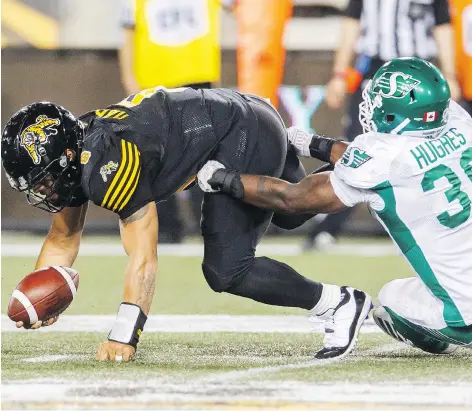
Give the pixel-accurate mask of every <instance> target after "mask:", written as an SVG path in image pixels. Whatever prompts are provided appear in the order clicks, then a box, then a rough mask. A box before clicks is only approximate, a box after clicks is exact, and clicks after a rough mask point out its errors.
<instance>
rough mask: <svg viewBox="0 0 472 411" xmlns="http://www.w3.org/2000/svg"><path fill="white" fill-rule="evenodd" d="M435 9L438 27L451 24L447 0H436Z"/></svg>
mask: <svg viewBox="0 0 472 411" xmlns="http://www.w3.org/2000/svg"><path fill="white" fill-rule="evenodd" d="M433 7H434V20H435V25H436V26H440V25H441V24H449V23H450V22H451V16H450V14H449V5H448V1H447V0H434V3H433Z"/></svg>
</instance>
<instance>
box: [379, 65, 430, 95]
mask: <svg viewBox="0 0 472 411" xmlns="http://www.w3.org/2000/svg"><path fill="white" fill-rule="evenodd" d="M420 83H421V81H419V80H416V79H415V78H413V76H411V75H409V74H405V73H401V72H398V71H396V72H387V73H383V74H382V75H381V76H380V77H379V78H378V79H377V80H376V81H375V84H374V86H373V88H372V91H373V92H374V93H375V94H380V95H381V96H382V97H384V98H403V97H405V96H406V95H407V94H408V93H409V92H410V91H411V90H413V89H414V88H415V87H416V86H417V85H418V84H420Z"/></svg>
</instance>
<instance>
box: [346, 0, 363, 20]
mask: <svg viewBox="0 0 472 411" xmlns="http://www.w3.org/2000/svg"><path fill="white" fill-rule="evenodd" d="M362 4H363V0H349V4H348V5H347V7H346V10H344V17H350V18H352V19H356V20H359V19H360V18H361V14H362Z"/></svg>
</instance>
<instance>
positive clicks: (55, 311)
mask: <svg viewBox="0 0 472 411" xmlns="http://www.w3.org/2000/svg"><path fill="white" fill-rule="evenodd" d="M78 285H79V274H78V272H77V271H76V270H74V269H72V268H69V267H60V266H52V267H44V268H41V269H39V270H36V271H33V272H32V273H31V274H28V275H27V276H26V277H25V278H24V279H23V280H22V281H21V282H20V283H19V284H18V285H17V287H16V288H15V290H14V291H13V293H12V296H11V299H10V304H9V305H8V317H10V319H11V320H12V321H15V322H17V321H23V323H24V324H25V325H26V326H28V325H33V324H34V323H36V322H37V321H38V320H39V321H46V320H48V319H50V318H52V317H55V316H56V315H59V314H60V313H62V312H63V311H64V310H65V309H66V308H67V307H68V306H69V305H70V303H71V302H72V300H73V298H74V296H75V294H76V292H77V287H78Z"/></svg>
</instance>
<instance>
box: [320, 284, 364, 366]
mask: <svg viewBox="0 0 472 411" xmlns="http://www.w3.org/2000/svg"><path fill="white" fill-rule="evenodd" d="M371 308H372V299H371V298H370V296H369V295H368V294H366V293H365V292H363V291H360V290H356V289H354V288H351V287H346V286H343V287H341V301H340V302H339V304H338V305H337V307H336V308H334V309H329V310H328V311H326V312H325V313H324V314H321V315H317V316H316V317H318V318H320V319H324V320H325V337H324V340H323V345H324V347H323V348H322V349H321V350H319V351H318V352H317V353H316V354H315V358H317V359H323V360H324V359H328V358H343V357H345V356H346V355H348V354H349V353H350V352H351V351H352V350H354V348H355V347H356V344H357V337H358V335H359V331H360V329H361V326H362V324H363V323H364V321H365V320H366V318H367V315H368V314H369V311H370V310H371Z"/></svg>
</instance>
